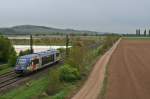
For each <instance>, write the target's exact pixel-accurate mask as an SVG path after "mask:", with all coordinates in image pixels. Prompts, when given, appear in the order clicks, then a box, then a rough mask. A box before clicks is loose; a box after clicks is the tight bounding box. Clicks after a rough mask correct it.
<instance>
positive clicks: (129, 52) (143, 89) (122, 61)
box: [106, 40, 150, 99]
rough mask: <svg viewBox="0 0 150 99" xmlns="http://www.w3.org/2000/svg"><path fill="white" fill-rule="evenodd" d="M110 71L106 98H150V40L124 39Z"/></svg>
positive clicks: (110, 66) (116, 52)
mask: <svg viewBox="0 0 150 99" xmlns="http://www.w3.org/2000/svg"><path fill="white" fill-rule="evenodd" d="M108 72H109V77H108V85H107V92H106V99H150V40H122V41H121V42H120V44H119V45H118V48H117V49H116V51H115V52H114V54H113V55H112V58H111V60H110V64H109V69H108Z"/></svg>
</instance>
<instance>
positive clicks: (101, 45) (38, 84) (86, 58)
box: [0, 35, 119, 99]
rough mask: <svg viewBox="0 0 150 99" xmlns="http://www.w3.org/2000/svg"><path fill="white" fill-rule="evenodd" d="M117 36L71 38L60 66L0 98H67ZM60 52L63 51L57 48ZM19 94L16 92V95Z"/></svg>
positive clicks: (76, 88)
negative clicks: (66, 54) (69, 46)
mask: <svg viewBox="0 0 150 99" xmlns="http://www.w3.org/2000/svg"><path fill="white" fill-rule="evenodd" d="M118 38H119V36H116V35H108V36H106V37H102V38H98V39H84V40H83V39H81V38H77V37H76V38H73V37H72V38H71V40H70V43H71V45H72V46H73V47H72V48H71V49H69V50H68V51H69V52H68V53H69V55H68V56H64V57H65V59H64V65H62V66H59V67H57V68H55V69H52V70H50V71H49V72H48V73H46V74H44V75H45V76H42V77H41V78H39V79H37V80H31V81H29V83H30V85H29V86H27V85H26V84H24V85H23V86H20V87H18V88H16V89H14V90H12V91H9V92H7V93H5V94H3V95H1V96H0V98H1V99H10V97H11V99H65V98H70V97H71V96H72V95H73V94H74V93H76V92H77V90H79V88H80V87H81V86H82V85H83V84H84V82H85V80H86V79H87V77H88V75H89V72H90V71H91V70H92V67H93V65H94V64H95V62H96V61H97V59H98V58H99V57H100V56H101V55H102V54H104V53H105V52H106V51H107V50H108V49H109V48H110V47H111V46H112V45H113V44H114V43H115V42H116V40H118ZM59 50H60V51H61V52H64V51H65V50H63V49H59ZM18 93H20V94H18Z"/></svg>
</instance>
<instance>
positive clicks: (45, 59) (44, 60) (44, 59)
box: [42, 55, 54, 65]
mask: <svg viewBox="0 0 150 99" xmlns="http://www.w3.org/2000/svg"><path fill="white" fill-rule="evenodd" d="M53 61H54V55H50V56H45V57H42V65H44V64H48V63H50V62H53Z"/></svg>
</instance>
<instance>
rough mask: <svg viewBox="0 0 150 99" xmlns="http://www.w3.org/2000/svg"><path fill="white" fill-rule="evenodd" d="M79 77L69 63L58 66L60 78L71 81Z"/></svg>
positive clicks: (76, 70)
mask: <svg viewBox="0 0 150 99" xmlns="http://www.w3.org/2000/svg"><path fill="white" fill-rule="evenodd" d="M80 78H81V76H80V73H79V71H78V69H77V68H74V67H71V66H69V65H64V66H62V67H61V68H60V80H61V81H66V82H73V81H76V80H79V79H80Z"/></svg>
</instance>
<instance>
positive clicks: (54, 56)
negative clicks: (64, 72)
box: [15, 50, 60, 74]
mask: <svg viewBox="0 0 150 99" xmlns="http://www.w3.org/2000/svg"><path fill="white" fill-rule="evenodd" d="M59 60H60V53H59V51H58V50H48V51H44V52H39V53H33V54H29V55H24V56H21V57H19V58H18V59H17V62H16V66H15V72H16V73H19V74H25V73H30V72H33V71H36V70H38V69H41V68H43V67H45V66H48V65H51V64H53V63H55V62H57V61H59Z"/></svg>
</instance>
